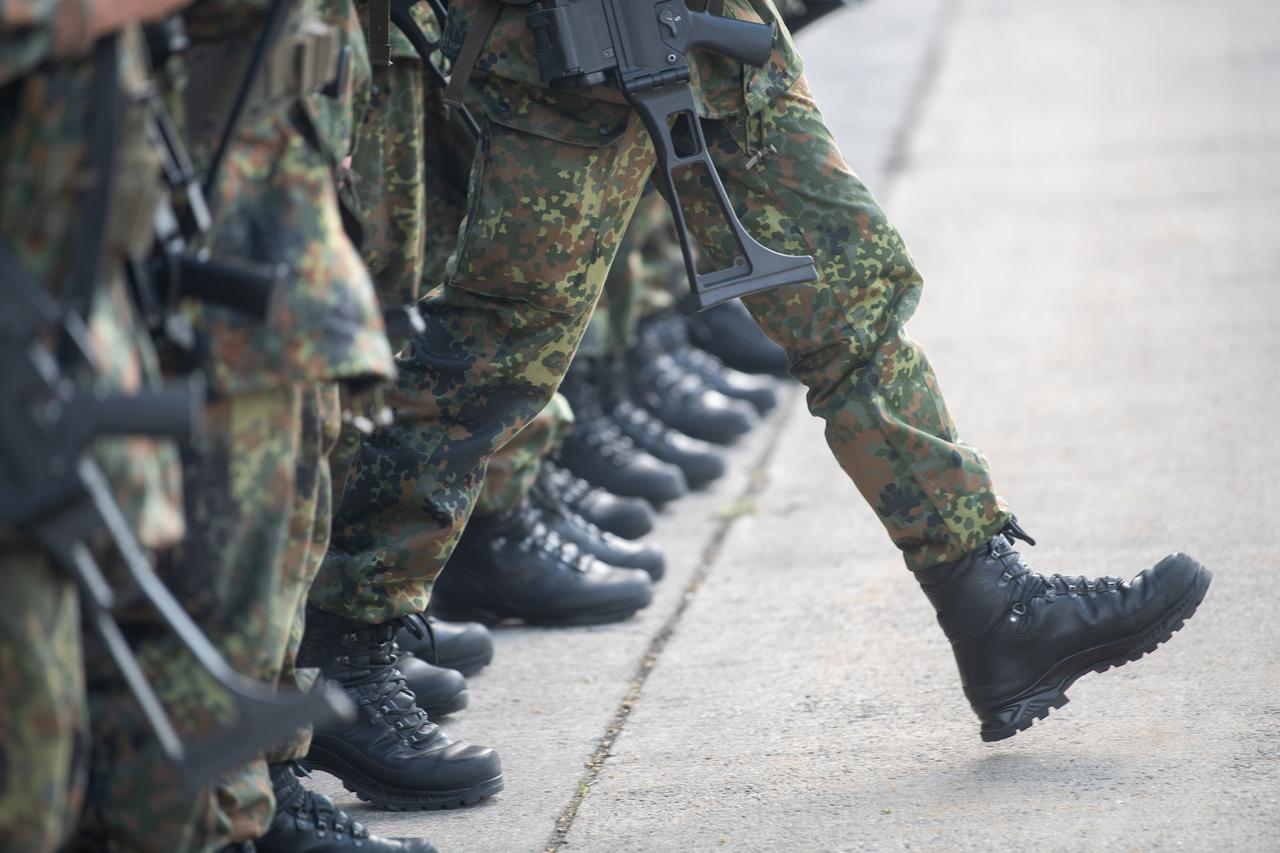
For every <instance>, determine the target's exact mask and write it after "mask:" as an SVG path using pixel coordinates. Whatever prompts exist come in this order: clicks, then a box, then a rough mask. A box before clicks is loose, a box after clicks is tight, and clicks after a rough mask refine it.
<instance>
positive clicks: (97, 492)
mask: <svg viewBox="0 0 1280 853" xmlns="http://www.w3.org/2000/svg"><path fill="white" fill-rule="evenodd" d="M51 337H60V338H61V339H62V343H63V346H62V350H63V354H64V355H65V354H66V353H68V352H70V353H73V354H74V355H75V356H76V360H77V361H78V362H79V363H80V364H85V363H88V364H92V360H91V358H90V356H89V349H88V346H87V337H88V330H87V328H86V326H85V323H84V321H83V320H82V319H80V316H79V315H78V314H77V313H76V312H75V311H69V310H64V309H63V308H62V306H60V305H59V304H58V303H57V302H56V301H55V300H54V299H53V298H52V297H50V296H49V294H48V293H47V292H46V291H45V290H44V289H43V288H42V287H41V286H40V285H39V284H38V283H37V282H36V281H35V280H34V278H33V277H32V275H31V273H30V271H29V270H27V269H26V268H25V267H24V266H23V265H22V264H21V262H20V261H19V260H18V258H17V257H16V256H14V255H13V254H12V253H11V252H10V251H9V250H8V249H7V248H6V247H5V246H4V244H3V241H0V364H3V365H4V369H3V370H0V526H3V527H6V528H13V529H16V530H17V531H19V532H20V533H22V534H24V535H25V536H26V537H28V538H29V539H30V540H31V541H33V542H35V543H36V544H37V545H38V546H40V548H41V549H43V550H44V552H45V553H46V554H48V556H49V559H50V560H51V561H52V562H53V564H54V565H55V566H56V567H57V568H58V569H59V570H61V571H62V572H64V573H66V575H67V576H68V577H70V578H71V579H73V580H74V581H75V583H76V585H77V587H78V588H79V591H80V600H81V602H82V605H83V608H84V611H85V615H86V618H87V619H88V621H89V622H90V624H92V626H93V627H94V629H95V630H96V632H97V634H98V636H99V637H100V638H101V640H102V642H103V644H104V645H105V647H106V649H107V651H108V653H109V654H110V655H111V658H112V660H113V661H114V662H115V665H116V667H117V668H118V669H119V671H120V673H121V675H122V676H123V677H124V679H125V682H126V683H127V684H128V686H129V689H130V691H131V692H132V693H133V695H134V697H135V698H136V699H137V701H138V704H139V706H140V707H141V709H142V713H143V715H144V716H145V717H146V720H147V722H148V724H149V725H150V726H151V728H152V730H153V731H154V732H155V736H156V738H157V740H158V741H159V742H160V746H161V748H162V749H163V751H164V754H165V755H166V757H167V758H168V759H169V760H170V761H171V762H172V763H173V764H174V766H175V767H176V769H177V770H178V772H179V775H180V777H181V778H182V779H183V781H184V782H185V783H186V784H187V785H188V786H190V787H191V788H192V789H195V788H196V787H199V786H200V785H202V784H204V783H206V782H208V781H209V780H211V779H212V778H213V777H214V776H216V775H217V774H218V773H221V772H223V771H225V770H229V769H231V768H233V767H235V766H237V765H239V764H243V763H244V762H246V761H248V760H250V759H252V758H253V757H254V756H255V755H257V754H258V753H259V752H261V751H262V749H263V748H265V747H267V746H269V745H271V744H273V743H278V742H279V741H281V740H283V739H284V738H285V737H287V736H288V735H289V734H291V733H292V732H294V731H295V730H297V729H298V728H299V727H301V726H304V725H307V724H308V723H311V722H315V721H317V720H323V719H329V718H331V717H332V716H335V715H346V714H349V713H351V712H352V708H351V705H350V703H349V702H348V701H347V700H346V698H345V697H344V696H343V695H341V694H340V693H337V692H334V691H330V690H326V689H323V688H320V689H317V690H313V691H312V692H311V693H309V694H307V695H305V696H296V697H288V696H281V695H277V694H276V692H275V691H274V690H272V689H270V688H268V687H267V686H265V685H263V684H260V683H258V682H255V681H252V680H250V679H248V678H245V677H244V676H242V675H240V674H239V673H237V672H236V671H235V670H233V669H232V668H231V667H230V666H229V665H228V664H227V663H226V661H225V660H224V659H223V658H222V656H221V655H220V654H219V653H218V651H217V649H216V648H215V647H214V646H213V644H212V643H210V642H209V640H208V638H206V637H205V635H204V634H203V632H201V630H200V628H199V627H198V626H197V625H196V624H195V622H193V621H192V620H191V617H190V616H188V615H187V613H186V612H185V611H184V610H183V608H182V605H181V604H179V603H178V601H177V600H176V599H174V597H173V595H172V594H171V593H170V592H169V590H168V589H167V588H166V587H165V585H164V584H163V583H162V582H161V581H160V580H159V579H158V578H157V577H156V575H155V573H154V572H153V571H152V568H151V565H150V564H149V563H148V561H147V558H146V556H145V555H144V553H143V550H142V548H141V546H140V545H139V544H138V542H137V540H136V539H135V538H134V536H133V531H132V530H131V529H130V528H129V524H128V522H127V520H126V519H125V517H124V516H123V514H122V513H121V511H120V507H119V506H118V505H117V504H116V501H115V498H114V496H113V494H112V491H111V486H110V484H109V483H108V482H107V479H106V477H105V476H104V475H103V472H102V470H101V469H100V468H99V466H98V465H97V463H95V462H94V461H93V460H92V458H90V457H89V456H88V455H87V454H86V448H87V446H88V444H89V443H90V441H91V440H93V439H95V438H98V437H100V436H106V435H149V436H159V437H167V438H173V439H177V440H183V439H187V438H189V437H190V436H191V435H192V434H193V433H194V432H195V430H196V429H197V424H198V422H199V420H200V417H201V408H202V400H203V391H202V389H200V388H199V387H192V385H193V384H196V385H198V383H191V382H189V383H188V384H187V385H186V386H185V387H184V386H170V387H167V388H164V389H161V390H158V391H151V392H143V393H138V394H133V395H122V394H110V393H106V392H102V391H100V390H97V389H89V390H82V389H78V388H76V386H75V385H74V384H73V382H72V380H71V379H70V378H69V377H68V376H66V375H65V374H64V373H63V370H62V367H61V365H60V363H59V359H58V357H57V356H56V355H55V352H54V350H53V349H52V348H51V347H50V346H49V340H50V338H51ZM64 361H65V359H64ZM104 533H105V534H106V541H107V542H109V543H110V545H111V546H112V548H113V550H114V551H115V553H116V555H117V557H118V558H119V562H120V565H121V566H122V568H123V570H124V573H125V575H126V576H127V579H128V583H129V584H130V585H131V586H132V587H133V589H131V590H128V591H126V592H124V593H121V592H120V591H117V590H116V589H115V588H114V587H113V586H112V585H111V582H110V581H109V580H108V579H107V577H106V575H105V574H104V573H103V571H102V569H101V568H100V567H99V565H98V562H97V560H96V559H95V558H94V554H93V550H92V546H91V544H90V543H91V542H100V541H102V536H103V534H104ZM139 596H140V598H141V599H142V600H144V601H145V602H146V603H147V604H149V605H150V609H151V610H153V611H154V612H155V613H156V614H157V615H158V616H159V617H160V619H161V621H162V622H163V623H164V624H165V626H167V628H168V629H169V630H170V631H172V633H173V634H174V635H175V636H176V637H177V638H178V640H179V641H180V642H181V643H182V645H183V646H185V647H186V649H187V650H188V651H190V653H191V654H192V656H194V658H195V659H196V661H197V662H198V663H199V665H200V666H201V668H203V669H204V670H205V671H206V672H207V673H208V674H209V675H210V676H211V677H212V678H213V680H214V681H215V682H216V683H217V684H218V685H219V686H220V687H221V688H222V689H223V690H224V691H225V692H226V694H227V697H228V698H229V699H230V700H231V704H232V705H234V708H235V711H236V724H235V726H234V727H228V728H225V729H222V730H220V731H216V732H214V733H213V734H211V735H210V736H209V737H207V738H205V739H204V740H201V741H199V742H190V741H188V740H184V739H183V738H182V737H180V736H179V735H178V733H177V732H176V730H175V729H174V726H173V723H172V721H171V720H170V718H169V716H168V715H167V713H166V712H165V710H164V707H163V706H162V705H161V703H160V700H159V699H158V697H157V696H156V693H155V690H154V689H153V688H152V686H151V684H150V683H149V682H148V680H147V677H146V675H145V674H144V672H143V670H142V667H141V666H140V664H139V662H138V659H137V657H136V656H135V655H134V653H133V651H132V649H131V647H130V645H129V642H128V640H127V639H126V637H125V635H124V632H123V631H122V630H121V628H120V626H119V624H118V623H117V622H116V619H115V614H116V612H118V611H119V610H120V609H121V608H123V607H124V606H130V607H132V606H133V605H135V604H139V603H141V602H140V601H138V597H139Z"/></svg>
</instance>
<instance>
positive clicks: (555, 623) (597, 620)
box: [438, 604, 648, 628]
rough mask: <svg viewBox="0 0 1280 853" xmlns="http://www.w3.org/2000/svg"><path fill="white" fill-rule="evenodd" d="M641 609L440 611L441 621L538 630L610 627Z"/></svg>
mask: <svg viewBox="0 0 1280 853" xmlns="http://www.w3.org/2000/svg"><path fill="white" fill-rule="evenodd" d="M645 606H646V607H647V606H648V605H647V604H646V605H645ZM641 609H642V608H640V607H632V606H627V607H625V608H619V609H617V610H605V611H591V612H588V613H567V614H562V615H553V616H549V615H547V614H542V613H521V612H518V611H512V612H509V613H498V612H497V611H494V610H487V609H485V608H482V607H469V606H467V605H460V606H454V605H451V604H441V605H440V606H439V611H438V612H439V614H440V618H441V619H444V620H445V621H447V622H479V623H480V624H482V625H485V626H487V627H493V626H494V625H497V624H498V623H499V622H501V621H502V620H504V619H520V620H522V621H523V622H524V623H525V624H526V625H532V626H535V627H538V628H572V627H577V626H581V625H607V624H609V623H612V622H621V621H623V620H624V619H630V618H631V617H632V616H634V615H635V614H636V613H637V612H639V611H640V610H641Z"/></svg>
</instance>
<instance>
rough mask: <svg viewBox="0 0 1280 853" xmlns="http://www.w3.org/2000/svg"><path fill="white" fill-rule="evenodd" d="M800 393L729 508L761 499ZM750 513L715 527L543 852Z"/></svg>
mask: <svg viewBox="0 0 1280 853" xmlns="http://www.w3.org/2000/svg"><path fill="white" fill-rule="evenodd" d="M799 393H800V388H799V386H793V387H791V388H789V389H787V393H786V394H785V395H784V399H783V400H782V401H781V403H780V404H779V406H778V409H779V410H780V412H779V416H778V418H777V419H776V421H775V422H774V423H773V424H772V425H771V429H772V433H771V434H770V435H769V440H768V441H767V442H766V443H765V446H764V448H763V449H762V450H761V452H760V455H759V456H758V457H757V458H756V460H755V463H754V464H753V465H752V470H751V476H750V477H749V478H748V479H747V484H746V486H745V487H744V488H743V490H742V492H741V493H740V494H738V496H737V497H736V498H735V499H734V500H733V501H732V502H731V504H730V506H732V507H738V506H743V505H744V504H746V502H749V501H750V500H751V497H752V496H753V495H756V494H759V493H760V492H761V491H762V490H763V489H764V487H765V485H766V482H767V481H766V478H765V474H764V471H765V467H766V466H767V465H768V464H769V460H770V459H772V458H773V454H774V451H775V450H776V449H777V447H778V444H779V442H780V440H781V438H782V433H783V430H784V429H785V428H786V426H787V424H788V423H790V422H791V418H792V416H793V414H794V413H795V411H796V408H797V407H796V406H795V405H794V403H795V399H796V396H797V395H798V394H799ZM746 514H747V513H742V512H732V513H727V514H725V515H724V516H723V517H722V518H721V520H720V521H719V523H718V524H717V525H716V527H715V529H714V531H713V532H712V534H711V538H710V540H709V541H708V542H707V545H706V547H705V548H703V550H702V557H701V559H699V561H698V567H697V568H696V569H694V572H693V577H691V578H690V579H689V582H688V583H687V584H685V588H684V595H683V596H682V597H681V599H680V603H679V605H677V606H676V609H675V610H674V611H672V613H671V615H670V616H668V617H667V620H666V621H665V622H663V623H662V627H661V628H659V629H658V632H657V633H656V634H655V635H654V636H653V639H652V640H650V641H649V645H648V647H647V648H646V649H645V654H644V657H643V658H641V660H640V666H639V668H638V669H637V671H636V674H635V677H633V678H632V679H631V686H630V688H629V689H628V690H627V695H626V696H624V697H623V699H622V701H621V702H620V703H619V705H618V709H617V711H615V712H614V715H613V720H612V721H610V723H609V727H608V728H607V729H605V733H604V735H603V736H602V737H601V738H600V740H599V742H598V743H597V744H596V748H595V751H594V752H593V753H592V754H591V758H589V759H588V760H587V763H586V767H587V772H586V773H585V774H584V775H583V776H582V778H580V779H579V780H578V789H577V791H575V792H574V795H573V799H572V800H570V802H569V804H568V805H567V806H566V807H565V809H564V811H562V812H561V813H560V816H559V817H558V818H557V819H556V826H555V829H554V830H553V831H552V833H551V837H550V838H549V839H548V840H547V844H546V847H545V848H544V850H545V851H546V853H556V851H559V850H560V849H561V847H562V846H563V845H564V844H565V841H566V839H567V837H568V835H569V830H570V829H572V828H573V821H574V818H576V817H577V816H578V808H579V807H580V806H581V805H582V802H583V800H585V799H586V797H587V794H588V792H589V791H590V789H591V785H592V783H594V782H595V780H596V777H597V776H599V775H600V771H601V770H602V769H603V768H604V762H605V760H606V759H607V758H608V757H609V755H610V753H611V751H612V749H613V744H614V742H615V741H616V740H617V739H618V736H619V735H620V734H622V729H623V727H624V726H625V725H626V723H627V719H628V718H629V717H630V716H631V711H632V709H633V708H635V705H636V702H637V701H638V700H639V698H640V693H641V691H642V690H643V689H644V684H645V681H647V680H648V678H649V673H651V672H652V671H653V668H654V666H655V665H656V664H657V662H658V658H659V657H661V656H662V652H663V650H664V649H666V647H667V643H668V642H670V640H671V637H672V636H673V635H674V634H675V631H676V627H677V626H678V625H679V624H680V620H681V619H682V618H683V617H684V613H685V610H687V609H688V607H689V604H690V603H691V602H692V601H693V598H694V596H695V595H697V593H698V590H699V588H701V586H702V584H703V583H704V582H705V581H706V580H707V578H708V577H710V575H711V570H712V569H713V568H714V567H715V563H716V560H717V558H718V557H719V556H720V547H721V545H723V544H724V541H725V539H726V537H727V536H728V535H729V531H730V530H731V529H732V528H733V525H734V524H735V523H736V522H737V521H738V519H740V518H742V516H743V515H746Z"/></svg>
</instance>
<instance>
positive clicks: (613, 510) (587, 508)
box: [538, 459, 653, 539]
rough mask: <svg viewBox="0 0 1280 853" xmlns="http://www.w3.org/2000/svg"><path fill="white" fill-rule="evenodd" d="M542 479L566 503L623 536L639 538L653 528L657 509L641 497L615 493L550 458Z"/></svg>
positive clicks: (545, 461)
mask: <svg viewBox="0 0 1280 853" xmlns="http://www.w3.org/2000/svg"><path fill="white" fill-rule="evenodd" d="M538 479H539V480H542V481H543V482H544V483H545V485H546V487H547V488H549V489H551V490H552V491H554V492H555V494H556V497H557V498H559V499H560V500H561V501H562V502H563V503H564V505H565V506H567V507H569V509H571V510H573V511H574V512H576V513H577V514H578V515H580V516H582V517H583V518H585V519H586V520H587V521H590V522H591V523H592V524H594V525H595V526H596V527H599V528H600V529H601V530H607V531H609V532H610V533H612V534H614V535H615V536H621V537H622V538H623V539H639V538H640V537H641V536H644V535H646V534H648V533H651V532H652V531H653V510H651V509H649V504H648V502H647V501H645V500H643V499H641V498H628V497H623V496H622V495H615V494H613V493H612V492H609V491H606V490H604V489H601V488H597V487H596V486H593V485H591V484H590V483H588V482H587V481H586V480H584V479H582V478H581V477H579V476H577V475H575V474H573V473H572V472H570V471H567V470H565V469H564V468H561V467H560V466H558V465H556V464H555V463H554V462H551V461H550V460H548V459H544V460H542V467H541V468H540V469H539V470H538Z"/></svg>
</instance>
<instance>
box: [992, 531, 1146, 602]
mask: <svg viewBox="0 0 1280 853" xmlns="http://www.w3.org/2000/svg"><path fill="white" fill-rule="evenodd" d="M1015 539H1021V540H1022V541H1024V542H1026V543H1028V544H1029V545H1035V544H1036V541H1035V540H1034V539H1032V538H1031V536H1030V535H1028V534H1027V532H1026V531H1025V530H1023V529H1022V528H1021V527H1020V526H1018V521H1017V519H1011V520H1010V521H1009V523H1008V524H1007V525H1006V526H1005V527H1004V528H1003V529H1002V530H1001V531H1000V533H999V534H998V535H997V536H995V537H994V538H993V539H992V540H991V542H990V543H989V544H988V546H987V548H988V551H989V556H988V558H987V559H988V561H989V562H991V563H995V564H998V565H999V566H1000V567H1001V569H1002V572H1001V574H1000V578H999V580H998V581H997V582H996V586H999V587H1006V586H1011V587H1013V589H1012V591H1011V592H1012V594H1013V596H1012V597H1014V598H1015V601H1014V602H1013V604H1012V606H1011V607H1010V609H1009V620H1010V621H1012V622H1017V621H1018V620H1019V619H1020V618H1021V617H1022V615H1023V614H1024V613H1026V612H1027V607H1028V606H1029V605H1030V604H1031V602H1032V601H1033V600H1035V599H1038V598H1042V599H1044V600H1045V601H1046V602H1048V603H1052V602H1053V601H1054V600H1056V599H1057V598H1059V597H1060V596H1065V597H1069V598H1074V597H1078V596H1088V597H1093V596H1095V595H1100V594H1103V593H1113V592H1116V591H1118V590H1119V589H1120V585H1121V584H1122V583H1123V579H1122V578H1118V577H1114V576H1112V575H1106V576H1104V577H1100V578H1087V577H1085V576H1083V575H1060V574H1053V575H1049V576H1047V577H1046V576H1045V575H1042V574H1040V573H1039V572H1033V571H1032V570H1031V567H1030V566H1028V565H1027V564H1026V562H1025V561H1023V559H1022V555H1021V554H1019V553H1018V551H1017V550H1016V549H1015V548H1014V547H1013V541H1014V540H1015Z"/></svg>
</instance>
